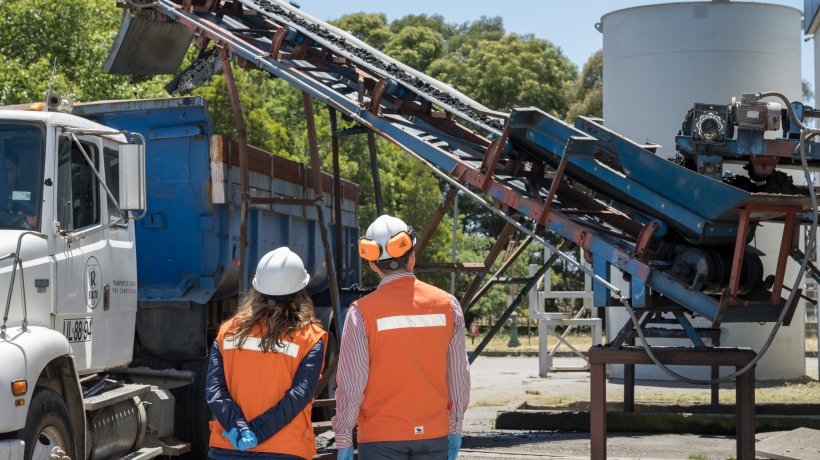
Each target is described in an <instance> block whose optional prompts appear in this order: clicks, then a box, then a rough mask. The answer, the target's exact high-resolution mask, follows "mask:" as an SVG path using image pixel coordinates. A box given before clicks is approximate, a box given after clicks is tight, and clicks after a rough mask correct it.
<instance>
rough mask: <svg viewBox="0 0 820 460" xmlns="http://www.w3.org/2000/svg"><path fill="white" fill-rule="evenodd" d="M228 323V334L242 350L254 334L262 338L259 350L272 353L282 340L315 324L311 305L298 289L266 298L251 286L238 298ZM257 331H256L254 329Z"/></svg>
mask: <svg viewBox="0 0 820 460" xmlns="http://www.w3.org/2000/svg"><path fill="white" fill-rule="evenodd" d="M228 322H229V323H230V324H231V327H230V329H229V330H228V334H229V335H230V336H232V337H233V338H234V339H233V340H235V341H236V346H237V347H238V348H242V345H244V344H245V341H246V340H247V339H248V337H249V336H250V335H252V334H254V333H257V334H261V335H262V343H261V348H262V351H266V352H267V351H273V352H275V349H276V348H277V347H281V346H282V345H283V344H282V341H283V340H284V339H285V337H288V338H290V339H293V334H294V332H296V331H298V330H300V329H302V328H303V327H305V326H306V325H308V324H310V323H314V324H319V320H318V319H316V315H315V313H314V311H313V302H312V301H311V300H310V297H309V296H308V295H307V292H306V291H305V290H304V289H302V290H301V291H299V292H295V293H293V294H290V295H287V296H277V297H273V296H268V295H265V294H262V293H261V292H259V291H257V290H256V289H254V288H253V287H251V288H250V290H248V294H247V295H246V296H245V298H244V299H242V304H241V305H240V306H239V309H238V310H237V311H236V314H234V315H233V317H232V318H231V319H229V320H228ZM257 328H259V329H257Z"/></svg>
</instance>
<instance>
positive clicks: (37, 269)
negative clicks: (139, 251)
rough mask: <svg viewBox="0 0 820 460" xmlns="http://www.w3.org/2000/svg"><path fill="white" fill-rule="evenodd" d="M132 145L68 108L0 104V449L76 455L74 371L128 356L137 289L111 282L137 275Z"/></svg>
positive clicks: (137, 163)
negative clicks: (0, 312) (1, 107)
mask: <svg viewBox="0 0 820 460" xmlns="http://www.w3.org/2000/svg"><path fill="white" fill-rule="evenodd" d="M32 108H34V109H39V108H40V107H39V105H36V104H35V105H34V106H33V107H32ZM134 139H136V137H135V138H134ZM133 147H136V148H133ZM129 155H131V158H133V160H134V161H133V162H131V163H128V161H127V159H126V157H128V156H129ZM143 157H144V146H143V145H142V144H140V145H135V144H130V143H129V140H128V139H126V137H125V136H124V135H123V134H122V133H120V132H119V131H116V130H112V129H111V128H108V127H106V126H103V125H100V124H97V123H93V122H90V121H88V120H86V119H83V118H80V117H77V116H74V115H71V114H68V113H61V112H51V111H42V110H19V109H18V110H0V176H2V177H0V254H2V255H0V258H2V259H3V260H2V261H0V286H2V287H0V290H2V291H4V292H3V294H4V295H3V299H4V300H5V302H3V306H2V307H1V308H3V311H4V314H3V321H2V325H0V360H1V361H2V362H3V363H4V365H3V366H2V367H1V368H0V381H2V382H3V383H4V384H3V385H2V386H3V387H4V391H0V411H2V413H3V417H0V433H14V432H17V433H18V434H19V435H20V438H21V439H11V440H4V441H0V457H3V455H2V453H3V452H9V453H10V457H9V458H23V456H24V455H23V450H25V457H26V458H49V455H52V454H55V453H57V452H59V451H62V452H63V455H67V456H68V457H70V458H80V457H79V456H78V455H77V453H78V452H82V453H84V451H85V448H86V445H85V444H86V443H85V428H86V426H85V422H86V417H85V414H84V413H83V411H82V404H78V400H80V401H81V400H82V397H83V395H82V392H81V385H80V384H79V378H80V376H81V375H84V376H87V375H93V374H94V373H96V372H99V371H102V370H105V369H110V368H115V367H118V366H125V365H127V364H128V363H129V362H130V361H131V358H132V349H133V340H134V332H133V331H134V323H135V321H136V310H137V295H136V289H131V290H128V289H122V288H121V286H123V285H126V286H135V285H136V276H137V270H136V250H135V239H134V220H133V217H134V216H135V213H134V212H135V211H139V210H138V209H126V206H125V205H126V204H127V203H128V202H129V201H132V202H137V203H138V204H139V202H142V203H144V188H143V187H144V186H143V184H144V180H142V179H141V178H140V175H142V174H143V171H144V168H143V167H142V163H143ZM125 165H128V166H130V170H127V168H126V166H125ZM129 174H130V175H131V177H126V176H128V175H129ZM124 184H125V185H127V184H132V185H134V187H132V188H131V189H128V188H127V187H126V188H125V189H124V188H123V187H121V186H122V185H124ZM129 190H130V191H132V192H133V193H134V194H133V195H130V196H129V195H127V193H128V192H129ZM122 198H125V200H122ZM143 207H144V206H143ZM6 382H8V383H6ZM8 389H10V390H11V391H8ZM20 441H25V444H23V443H22V442H20ZM26 446H27V447H26ZM15 452H16V453H18V454H19V455H15V454H14V453H15Z"/></svg>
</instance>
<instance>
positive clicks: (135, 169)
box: [119, 144, 146, 212]
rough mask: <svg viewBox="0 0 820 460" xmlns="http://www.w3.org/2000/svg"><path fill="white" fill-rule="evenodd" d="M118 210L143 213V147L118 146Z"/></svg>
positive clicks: (131, 145) (136, 145)
mask: <svg viewBox="0 0 820 460" xmlns="http://www.w3.org/2000/svg"><path fill="white" fill-rule="evenodd" d="M119 153H120V167H119V175H120V200H119V201H120V203H119V204H120V209H122V210H123V211H135V212H142V211H145V204H146V203H145V201H146V200H145V145H144V144H120V146H119Z"/></svg>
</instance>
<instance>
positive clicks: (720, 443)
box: [459, 357, 818, 460]
mask: <svg viewBox="0 0 820 460" xmlns="http://www.w3.org/2000/svg"><path fill="white" fill-rule="evenodd" d="M578 364H580V361H578V360H575V359H573V358H563V359H561V358H559V359H557V360H556V365H558V366H576V365H578ZM806 367H807V372H808V374H809V375H810V376H812V377H814V378H817V375H818V373H817V359H816V358H812V359H807V360H806ZM471 375H472V391H471V402H470V408H469V409H468V410H467V414H466V415H465V423H464V431H465V437H464V442H463V449H462V454H461V455H460V456H459V458H461V459H466V460H473V459H476V460H478V459H534V458H545V459H546V458H589V448H590V446H589V434H588V433H564V432H524V431H508V430H496V429H494V422H495V415H496V412H497V411H498V410H499V409H502V408H505V407H508V406H509V405H510V404H511V403H512V402H514V401H536V402H539V401H540V402H546V403H550V404H559V403H560V404H568V403H572V402H575V401H588V400H589V374H588V373H586V372H572V373H553V374H550V376H549V377H547V378H540V377H538V360H537V358H529V357H521V358H515V357H481V358H479V359H478V360H477V361H476V362H475V363H474V364H473V367H472V370H471ZM725 393H733V391H732V390H727V391H725ZM635 394H636V400H637V401H640V399H642V395H644V396H651V397H652V398H653V399H666V398H664V396H668V397H669V399H670V400H675V399H676V398H686V399H688V398H691V397H698V396H700V395H702V396H703V398H708V394H709V393H708V389H705V388H704V387H693V386H686V385H684V386H679V385H672V384H669V383H666V382H640V381H639V382H638V385H636V388H635ZM607 395H608V399H609V400H611V401H615V400H621V399H622V396H623V387H622V386H621V385H620V384H617V383H612V382H609V383H608V385H607ZM776 434H778V433H761V434H759V435H758V436H757V438H758V439H764V438H767V437H770V436H773V435H776ZM607 453H608V456H609V458H610V459H615V458H625V459H638V458H639V459H693V460H694V459H697V460H706V459H709V460H712V459H718V460H726V459H729V458H734V456H735V439H734V437H725V436H704V435H688V434H629V433H611V434H610V435H609V438H608V443H607Z"/></svg>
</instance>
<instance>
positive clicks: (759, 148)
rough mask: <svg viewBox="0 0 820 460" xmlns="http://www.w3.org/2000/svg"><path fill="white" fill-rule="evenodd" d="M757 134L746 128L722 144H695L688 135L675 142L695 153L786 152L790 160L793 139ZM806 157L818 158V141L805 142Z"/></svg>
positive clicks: (775, 153) (766, 153) (761, 153)
mask: <svg viewBox="0 0 820 460" xmlns="http://www.w3.org/2000/svg"><path fill="white" fill-rule="evenodd" d="M758 134H759V136H754V135H752V132H750V131H747V130H739V131H738V134H737V139H727V140H726V142H725V143H723V144H697V143H695V141H693V140H692V138H691V137H690V136H675V143H676V144H677V145H679V146H681V148H683V149H684V150H686V151H687V152H692V153H697V154H709V153H711V154H719V155H721V156H724V157H729V158H731V157H750V156H758V155H774V156H781V157H782V154H783V153H784V152H785V153H788V154H789V156H788V157H787V158H786V159H787V160H789V161H791V159H792V157H791V155H792V153H793V152H794V149H795V147H797V140H795V139H764V138H763V137H762V136H763V133H758ZM806 159H808V160H811V161H818V160H820V143H818V142H807V143H806Z"/></svg>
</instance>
